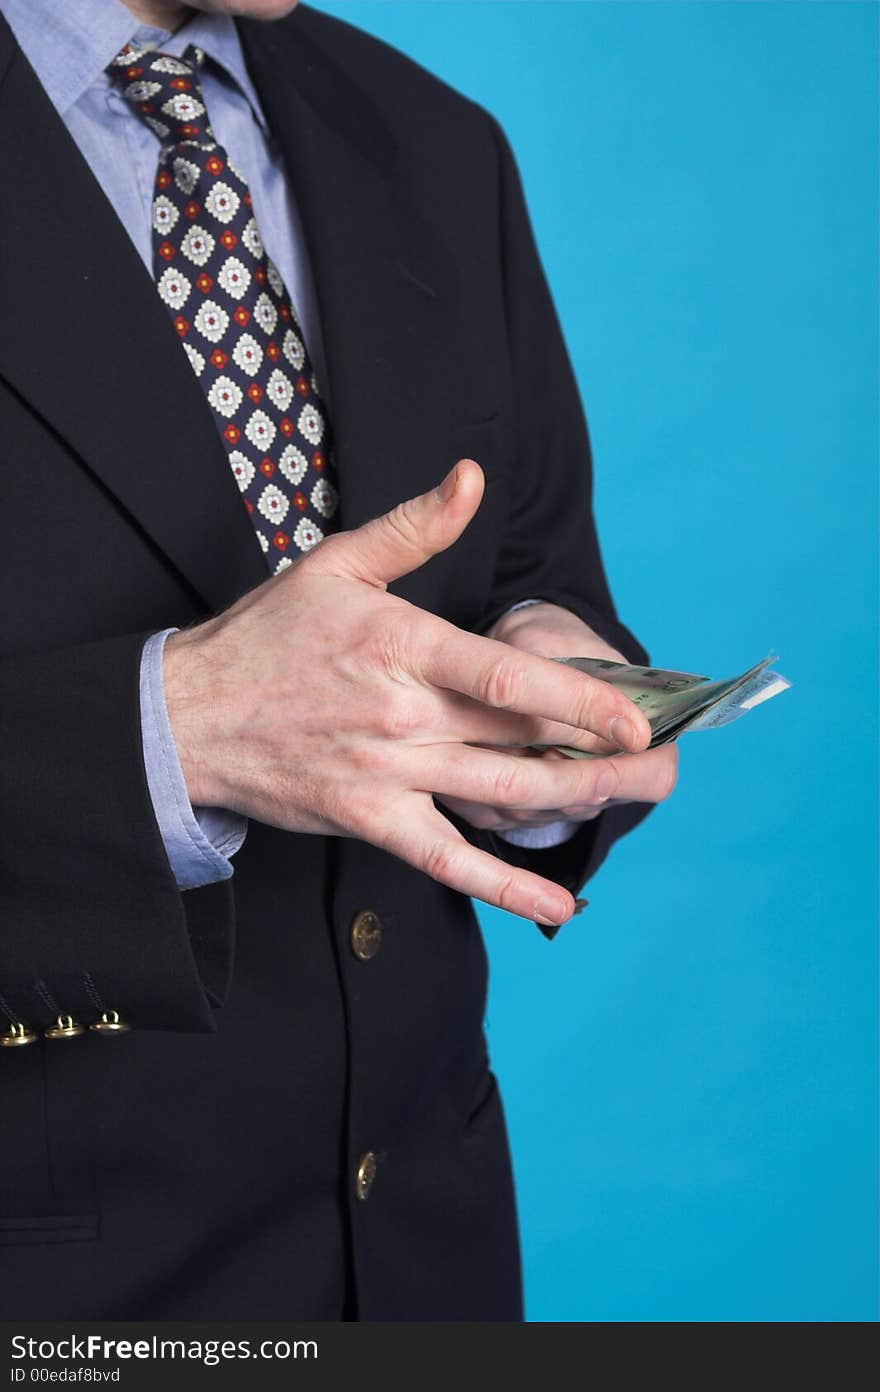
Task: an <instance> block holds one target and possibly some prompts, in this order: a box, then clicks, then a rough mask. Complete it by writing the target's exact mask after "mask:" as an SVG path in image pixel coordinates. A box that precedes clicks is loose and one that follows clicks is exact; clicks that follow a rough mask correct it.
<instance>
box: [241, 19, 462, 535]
mask: <svg viewBox="0 0 880 1392" xmlns="http://www.w3.org/2000/svg"><path fill="white" fill-rule="evenodd" d="M298 18H299V16H298V15H297V13H296V12H295V13H294V15H293V16H292V17H291V18H290V19H289V20H287V21H284V22H282V23H280V24H273V25H267V24H259V23H254V22H246V21H245V22H242V21H240V22H239V32H240V34H241V37H242V43H243V48H244V51H245V56H246V58H247V61H248V66H249V69H250V71H251V74H252V76H253V79H254V83H255V86H256V87H257V90H258V91H259V93H260V99H261V101H262V103H263V105H264V108H265V111H266V115H267V119H268V121H269V125H270V127H271V129H272V131H273V133H274V135H275V137H276V139H277V140H278V142H279V145H280V147H281V150H282V153H283V155H284V159H285V163H286V165H287V169H288V172H289V175H290V178H291V180H292V186H293V189H294V192H295V195H296V198H297V203H298V205H299V208H300V212H301V216H302V220H303V224H304V230H305V235H306V241H307V244H308V252H309V260H310V263H311V268H312V272H313V275H314V278H315V284H316V291H317V299H318V306H319V312H320V315H321V324H322V330H323V337H324V344H325V350H326V358H327V370H328V376H329V383H328V396H329V401H330V406H331V411H332V418H333V429H334V435H335V441H336V458H337V467H338V470H339V477H340V491H341V518H342V525H343V526H344V527H354V526H358V525H359V524H360V523H361V522H363V521H364V520H366V519H367V518H369V517H372V516H375V515H377V514H378V513H380V512H383V511H385V510H386V509H388V508H390V507H392V506H393V505H394V504H395V503H397V502H399V501H400V500H401V499H402V498H405V497H407V496H409V495H411V494H414V493H417V492H420V491H422V490H423V489H427V488H429V487H430V486H431V485H432V484H434V483H436V482H438V481H439V477H440V475H441V474H442V473H443V472H444V470H445V468H446V467H448V464H449V463H451V462H452V461H451V460H449V461H446V460H445V455H444V444H445V442H446V441H447V440H448V424H449V420H450V414H451V409H452V402H453V401H454V399H455V398H456V396H457V395H459V393H458V392H457V391H456V388H455V382H454V378H453V376H452V373H453V372H454V344H455V332H456V331H455V328H454V324H453V321H452V319H451V311H450V304H451V303H453V302H454V297H453V296H451V295H450V294H449V282H450V279H451V278H452V277H453V276H454V268H453V267H451V266H450V265H449V264H447V262H446V261H445V260H444V256H443V253H442V251H441V250H440V248H439V247H438V246H437V245H436V244H435V240H434V238H433V236H432V234H431V231H430V229H429V228H428V227H427V226H426V225H425V224H424V223H423V222H422V221H421V219H420V218H419V217H418V215H417V213H416V212H415V211H414V210H413V209H412V208H411V207H409V206H407V204H406V202H405V200H404V199H403V198H402V197H401V196H400V194H399V193H398V184H399V183H400V182H401V181H399V180H398V181H395V178H394V174H395V143H394V140H393V138H392V136H391V134H390V132H389V131H388V129H387V127H386V126H385V125H384V123H383V121H382V119H381V116H380V115H379V113H378V112H377V110H376V108H375V106H374V104H373V103H372V102H371V101H370V100H369V98H368V97H366V96H365V95H364V94H363V93H362V92H361V90H360V88H358V87H357V86H355V85H354V84H353V83H352V82H351V81H350V80H349V79H348V78H347V76H346V74H345V73H344V72H342V70H341V69H339V68H338V67H337V66H336V65H334V64H331V63H330V62H329V61H328V59H327V58H326V57H325V55H324V54H323V52H322V50H321V49H320V48H319V47H318V46H317V45H316V44H315V43H314V42H313V41H312V40H311V39H310V38H309V36H308V35H307V34H305V33H304V31H303V29H302V27H300V26H298ZM450 362H451V369H450V370H449V371H447V370H446V369H447V367H448V366H449V365H450ZM426 439H427V440H429V441H435V442H436V446H435V447H433V448H432V447H430V446H429V447H428V448H426Z"/></svg>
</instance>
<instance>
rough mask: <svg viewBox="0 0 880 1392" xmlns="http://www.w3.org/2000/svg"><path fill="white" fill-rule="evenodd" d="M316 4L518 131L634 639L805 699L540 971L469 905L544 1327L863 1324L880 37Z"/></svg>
mask: <svg viewBox="0 0 880 1392" xmlns="http://www.w3.org/2000/svg"><path fill="white" fill-rule="evenodd" d="M322 8H324V9H326V10H328V11H329V12H331V13H333V14H337V15H339V16H341V17H342V18H345V19H348V20H350V21H351V22H353V23H356V24H359V25H361V26H362V27H363V28H366V29H369V30H371V31H372V32H374V33H375V34H377V35H379V36H381V37H382V38H385V39H387V40H389V41H390V42H391V43H393V44H395V45H397V46H398V47H400V48H402V49H403V50H404V51H405V52H407V53H408V54H410V55H412V56H413V57H415V58H416V59H418V60H419V61H420V62H422V63H423V64H425V66H427V67H429V68H430V69H432V70H433V71H434V72H436V73H438V74H439V75H441V76H442V77H444V78H445V79H446V80H447V81H448V82H450V83H451V84H452V85H454V86H456V87H458V88H460V89H461V90H463V91H464V92H466V93H467V94H468V95H469V96H472V97H474V98H475V99H477V100H478V101H480V102H481V103H483V104H484V105H486V106H488V107H489V108H490V109H491V110H492V111H494V112H495V114H496V115H497V116H498V117H499V118H500V119H501V120H502V122H503V124H504V125H505V127H506V129H507V131H508V134H509V136H510V138H511V141H512V143H513V146H514V149H515V150H516V152H517V155H518V158H519V161H520V166H521V169H522V173H523V177H524V181H525V185H526V190H527V193H528V196H529V201H530V206H531V210H532V215H533V219H534V222H535V226H536V231H537V235H538V240H539V244H540V246H541V249H542V253H543V256H544V260H545V265H546V268H547V271H548V275H549V279H550V282H551V285H552V287H553V290H554V294H555V297H556V300H557V303H558V305H559V308H560V312H561V317H562V321H563V325H564V328H565V331H566V336H567V339H568V342H569V346H570V349H571V353H572V356H573V359H574V364H575V368H576V371H577V375H578V379H579V381H580V384H581V388H582V391H583V394H584V398H585V402H586V406H587V413H588V416H589V419H590V425H591V430H592V436H593V444H594V450H595V455H596V462H597V489H596V508H597V513H598V518H599V524H600V529H601V535H602V538H603V545H604V551H605V556H606V561H607V564H608V569H609V573H610V576H611V579H612V583H613V587H614V591H615V596H616V599H617V602H618V605H619V608H620V611H621V614H622V616H623V617H624V619H625V621H626V622H627V623H628V624H629V625H630V626H631V627H632V628H634V630H635V631H636V632H637V633H638V634H639V636H640V637H641V638H642V639H643V641H645V643H646V644H647V645H648V646H649V647H650V650H651V653H652V656H653V658H654V660H655V661H657V662H661V663H663V664H664V665H666V666H671V667H682V668H685V669H688V670H690V671H699V672H708V673H711V674H712V675H716V676H722V675H731V674H733V673H734V672H735V671H737V670H739V669H740V668H743V667H746V666H748V665H749V664H751V663H752V662H754V661H756V660H757V659H758V658H760V657H763V656H764V655H765V654H766V653H767V652H768V651H770V650H774V651H776V652H778V653H779V654H780V658H781V661H780V664H779V666H780V669H781V670H782V671H783V672H785V674H786V675H787V676H788V677H789V678H790V679H791V680H792V681H793V682H794V683H795V686H794V689H793V691H791V692H789V693H787V694H786V695H784V696H782V697H780V698H778V699H777V700H776V701H774V702H773V703H771V704H770V705H769V706H767V707H765V708H764V709H762V710H760V711H758V712H757V713H755V714H753V715H752V716H750V717H748V718H747V719H746V720H745V721H742V722H741V723H739V724H738V725H736V726H734V727H731V728H729V729H726V730H722V731H719V732H716V733H713V734H695V735H692V736H689V737H688V738H686V739H685V740H684V741H683V742H682V744H681V778H680V782H679V787H678V790H677V791H676V793H675V795H674V797H673V798H672V800H671V801H670V802H669V804H667V806H665V807H664V808H662V809H661V810H659V811H658V812H657V813H655V814H654V815H653V816H652V817H651V819H650V820H649V822H648V824H647V826H645V827H644V828H642V829H641V830H640V831H638V832H637V833H636V834H635V835H634V836H632V837H631V838H630V839H629V840H628V841H626V842H624V843H622V844H621V845H620V846H619V847H618V848H617V849H616V851H615V852H614V853H613V855H612V858H611V860H610V861H609V862H608V863H607V864H606V866H605V867H604V869H603V870H602V871H601V873H600V874H599V876H598V877H597V878H596V880H595V881H594V882H593V884H592V885H591V887H590V888H589V889H588V891H587V892H588V894H589V897H590V900H591V907H590V908H589V909H588V910H586V911H585V913H584V914H583V915H582V916H581V918H580V919H575V920H574V921H573V922H572V923H571V924H570V925H569V926H568V927H567V928H565V929H564V930H563V931H562V933H561V934H560V936H559V938H557V940H556V941H555V942H554V943H553V944H552V945H548V944H547V943H546V942H545V941H544V940H543V939H542V938H541V937H540V936H539V934H538V933H537V932H536V931H534V930H530V929H529V928H528V927H526V926H524V925H523V924H522V923H521V922H520V921H518V920H514V919H512V918H509V917H506V916H505V915H503V914H501V913H498V912H495V911H492V910H481V916H482V920H483V923H484V925H485V929H486V936H487V940H488V943H489V947H490V952H491V958H492V973H493V979H492V992H491V999H490V1008H489V1019H488V1026H489V1039H490V1046H491V1049H492V1054H493V1060H494V1063H495V1067H496V1069H497V1071H498V1072H499V1073H500V1075H501V1077H502V1082H503V1085H504V1091H505V1097H506V1102H507V1110H508V1117H509V1123H510V1129H511V1133H512V1141H513V1146H514V1154H515V1162H516V1177H517V1186H518V1191H519V1196H520V1206H521V1220H522V1233H523V1247H524V1260H525V1271H526V1290H527V1303H528V1314H529V1317H530V1318H531V1319H533V1320H622V1321H656V1320H660V1321H665V1320H673V1321H695V1320H696V1321H700V1320H720V1321H740V1320H760V1321H801V1320H808V1321H812V1320H821V1321H826V1320H827V1321H873V1320H875V1319H876V1315H877V1261H876V1259H877V1252H876V1233H877V1211H876V1197H877V1195H876V1178H875V1176H876V1162H877V1153H876V1151H877V1147H876V1138H877V1115H876V1098H877V1086H876V1085H877V1078H876V1062H875V1060H876V995H875V992H876V967H877V961H876V939H875V932H876V909H877V900H876V857H875V847H876V844H877V821H876V799H875V771H876V748H877V741H876V734H877V731H876V707H877V690H878V674H877V664H876V658H877V652H876V640H877V613H876V598H875V597H876V593H877V587H876V551H875V535H876V521H877V497H876V482H875V461H876V457H877V332H876V324H877V283H876V277H877V261H876V254H875V237H876V226H877V219H876V214H877V206H876V188H877V184H876V168H877V137H876V129H877V125H876V123H877V85H876V77H875V73H876V68H877V57H878V55H877V16H878V10H877V7H876V6H875V5H874V4H870V3H842V0H830V3H735V2H734V3H714V0H709V2H707V0H702V2H701V3H673V2H672V0H670V2H669V3H665V0H661V2H660V3H577V2H576V0H575V2H573V3H561V4H560V3H551V2H550V0H524V2H521V3H507V2H506V0H465V2H464V3H458V2H457V0H439V2H438V3H430V2H429V0H424V3H416V2H415V0H405V2H404V3H391V2H389V0H383V2H382V3H368V2H367V0H363V2H362V3H347V4H340V3H326V4H322Z"/></svg>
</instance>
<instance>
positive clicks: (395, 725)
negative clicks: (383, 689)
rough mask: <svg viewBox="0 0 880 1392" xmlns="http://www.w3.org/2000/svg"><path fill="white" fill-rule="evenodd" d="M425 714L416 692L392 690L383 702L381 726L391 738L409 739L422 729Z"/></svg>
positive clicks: (383, 731)
mask: <svg viewBox="0 0 880 1392" xmlns="http://www.w3.org/2000/svg"><path fill="white" fill-rule="evenodd" d="M422 725H423V715H422V711H421V709H420V703H419V702H418V701H417V700H416V698H415V693H414V692H412V691H409V690H406V689H403V690H401V691H392V692H390V693H389V694H388V695H387V696H386V697H385V700H384V701H383V703H382V708H381V714H380V728H381V730H382V733H383V734H384V735H385V736H386V737H387V738H388V739H390V740H403V739H408V738H409V736H410V735H413V734H415V733H416V731H417V730H420V729H421V728H422Z"/></svg>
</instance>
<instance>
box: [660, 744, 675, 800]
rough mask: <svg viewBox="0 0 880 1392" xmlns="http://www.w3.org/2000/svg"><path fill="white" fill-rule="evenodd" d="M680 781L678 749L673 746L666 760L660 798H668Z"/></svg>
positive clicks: (661, 780)
mask: <svg viewBox="0 0 880 1392" xmlns="http://www.w3.org/2000/svg"><path fill="white" fill-rule="evenodd" d="M677 783H678V750H677V749H675V748H673V749H672V751H671V757H670V758H668V759H667V760H666V762H665V765H664V768H663V772H662V774H661V778H660V800H661V801H663V800H664V799H665V798H668V797H669V795H670V793H672V792H674V791H675V786H676V784H677Z"/></svg>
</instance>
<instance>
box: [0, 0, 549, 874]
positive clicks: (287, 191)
mask: <svg viewBox="0 0 880 1392" xmlns="http://www.w3.org/2000/svg"><path fill="white" fill-rule="evenodd" d="M0 10H2V12H3V14H4V15H5V17H6V19H7V21H8V22H9V24H10V26H11V28H12V30H13V32H14V33H15V36H16V38H17V39H18V42H19V43H20V44H21V47H22V49H23V50H24V52H25V54H26V56H27V58H28V61H29V62H30V63H31V65H32V67H33V68H34V70H35V72H36V74H37V76H38V78H39V79H40V82H41V83H42V85H43V87H44V88H45V90H46V93H47V95H48V97H49V99H50V101H51V102H52V105H53V106H54V107H55V109H56V111H57V112H58V114H59V116H60V117H61V119H62V120H63V121H64V124H65V125H66V126H67V129H68V130H69V132H70V134H71V136H72V137H73V139H74V140H75V142H76V144H77V145H78V147H79V149H80V152H81V153H82V155H83V157H84V158H85V160H86V162H87V163H88V165H89V166H90V168H91V170H92V172H93V174H94V175H95V178H96V179H97V181H98V183H99V184H100V186H101V188H102V189H103V191H104V193H105V194H106V196H107V198H108V199H109V201H110V203H111V204H112V206H113V208H114V210H115V212H116V213H117V215H118V217H119V219H120V221H121V223H122V225H123V227H124V228H125V230H126V232H127V233H128V235H129V236H130V237H131V240H132V242H133V243H134V245H135V247H136V249H137V251H138V254H139V255H140V257H141V260H142V261H143V263H144V266H145V268H146V271H147V274H149V276H150V278H151V279H152V278H153V241H152V227H151V207H152V201H153V191H154V182H155V178H156V166H157V160H158V140H157V138H156V136H155V135H154V134H153V133H152V131H150V130H149V128H148V127H147V126H146V125H145V124H144V122H142V121H140V120H139V119H138V118H137V116H136V115H135V113H134V112H133V111H132V110H131V107H130V105H129V104H128V103H127V102H126V100H125V98H124V97H123V96H122V93H121V92H120V91H119V90H118V88H116V87H115V86H113V85H111V82H110V79H109V78H108V77H107V75H106V72H105V69H106V67H107V64H108V63H109V62H110V61H111V59H113V58H114V57H115V56H116V54H117V53H118V52H119V51H120V49H121V48H123V47H124V46H125V44H126V43H133V44H135V45H139V46H145V45H146V46H150V47H153V48H161V49H162V50H163V51H164V52H166V53H170V54H172V55H174V56H178V57H179V56H180V55H181V54H182V53H183V51H184V49H186V48H187V47H188V46H189V45H190V44H195V45H196V46H197V47H199V48H201V49H203V50H204V51H205V53H206V54H207V55H208V57H209V58H211V59H212V62H211V63H210V64H208V65H207V66H206V67H205V68H204V69H203V71H202V73H201V83H202V91H203V92H204V96H205V102H206V105H207V108H208V111H209V113H210V117H211V125H212V126H213V128H214V131H215V134H216V136H217V139H218V141H219V143H220V144H221V145H223V146H224V147H225V148H226V150H228V151H229V153H230V155H231V156H232V159H233V160H234V162H235V164H236V165H237V166H238V168H239V169H242V170H244V171H245V174H246V176H247V180H248V185H249V187H250V191H251V197H252V198H253V205H254V216H255V218H256V221H257V226H258V227H259V228H260V232H261V235H262V238H263V242H264V245H265V246H266V248H267V250H268V252H269V254H270V255H271V257H272V259H273V260H274V262H275V264H276V265H277V267H278V269H279V271H280V272H281V275H282V277H283V279H284V282H285V284H286V286H287V289H288V291H289V293H290V297H291V299H292V301H293V303H294V305H295V306H296V312H297V316H298V318H299V320H300V323H301V325H302V328H303V332H304V334H305V338H306V341H307V343H308V348H309V353H310V354H311V357H312V361H313V362H314V364H315V368H316V373H317V376H318V379H319V381H320V382H321V386H322V393H323V395H324V397H325V399H327V400H328V404H332V403H330V402H329V398H328V393H327V378H326V372H324V370H323V369H324V352H323V342H322V339H321V328H320V323H319V320H318V314H317V305H316V299H315V291H314V282H313V280H312V277H311V274H310V271H309V266H308V263H307V258H306V251H305V239H304V236H303V232H302V224H301V220H300V215H299V210H298V208H297V206H296V202H295V199H294V197H293V193H292V190H291V188H290V186H289V183H288V180H287V178H286V175H285V171H284V167H283V164H282V160H281V155H280V152H279V151H278V149H277V146H276V145H275V142H274V141H273V138H272V135H271V132H270V131H269V129H268V127H267V125H266V120H265V117H264V115H263V112H262V110H261V107H260V102H259V99H258V97H257V94H256V91H255V90H254V87H253V83H252V82H251V80H250V77H249V75H248V71H247V68H246V66H245V61H244V55H243V54H242V51H241V44H240V42H239V38H238V33H237V31H236V28H235V24H234V22H233V20H232V19H231V17H230V16H229V15H224V14H210V15H208V14H201V13H198V12H197V13H195V14H194V15H193V17H192V18H191V19H189V20H188V21H187V23H186V24H185V25H184V26H183V27H182V28H181V29H179V30H178V31H177V33H176V34H173V35H172V34H168V33H167V32H166V31H165V30H161V29H155V28H151V27H149V26H147V25H142V24H141V25H139V24H138V23H137V20H136V19H135V17H134V15H133V14H132V12H131V11H130V10H128V9H127V8H126V7H125V5H123V4H122V3H121V2H120V0H64V3H63V4H58V3H57V0H0ZM47 39H48V41H47ZM525 602H526V603H528V602H529V601H525ZM173 632H175V630H174V629H166V630H165V631H164V632H162V633H157V634H154V635H153V636H152V637H151V638H150V639H148V640H147V642H146V644H145V646H144V651H143V655H142V659H141V686H140V707H141V728H142V736H143V746H144V763H145V768H146V774H147V783H148V786H149V790H150V796H151V798H152V802H153V808H154V811H155V814H156V820H157V823H158V827H159V831H160V833H161V836H162V840H163V843H164V846H165V850H166V853H167V855H168V861H169V864H170V866H171V869H172V872H173V874H174V876H175V879H176V881H177V884H178V885H179V887H180V888H181V889H195V888H198V887H199V886H200V885H205V884H211V883H213V882H214V881H216V880H222V879H228V878H229V876H230V875H231V874H232V864H231V857H232V856H233V855H234V854H235V852H236V851H237V850H238V849H239V847H240V846H241V844H242V842H243V841H244V838H245V834H246V831H247V822H246V820H245V818H244V817H241V816H238V815H237V814H235V813H232V812H228V811H225V810H223V809H221V808H193V807H192V805H191V804H190V801H189V797H188V795H187V791H186V783H185V780H184V777H183V772H182V770H181V767H180V760H179V758H178V756H177V750H176V748H175V744H174V737H173V734H172V731H171V725H170V722H169V719H168V712H167V709H166V706H165V693H164V686H163V681H162V652H163V648H164V645H165V640H166V638H167V637H168V635H169V634H170V633H173ZM575 830H576V827H575V825H574V824H572V823H569V822H556V823H553V824H552V825H550V826H546V827H540V828H524V829H522V830H521V831H511V832H505V833H504V836H505V837H506V839H507V840H509V841H511V842H513V843H514V844H517V845H521V846H530V847H541V846H552V845H558V844H559V843H560V842H562V841H564V840H567V839H568V837H569V836H571V835H572V834H573V832H574V831H575Z"/></svg>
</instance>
